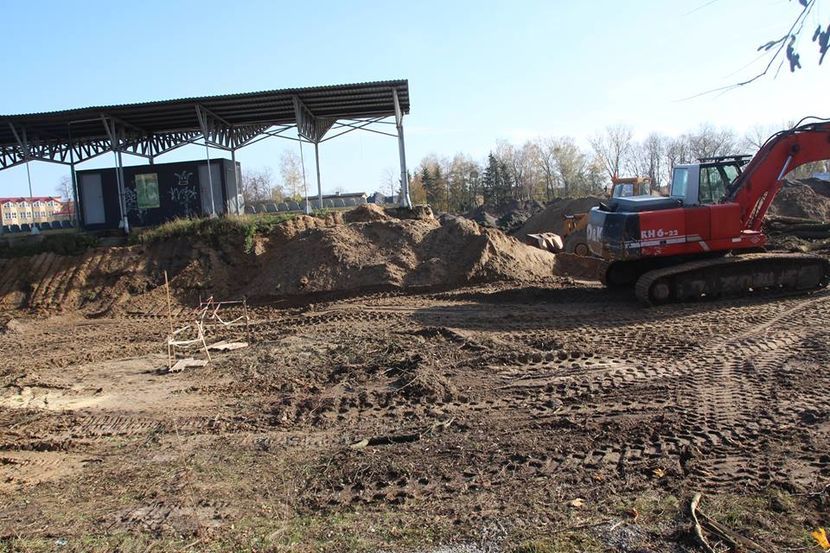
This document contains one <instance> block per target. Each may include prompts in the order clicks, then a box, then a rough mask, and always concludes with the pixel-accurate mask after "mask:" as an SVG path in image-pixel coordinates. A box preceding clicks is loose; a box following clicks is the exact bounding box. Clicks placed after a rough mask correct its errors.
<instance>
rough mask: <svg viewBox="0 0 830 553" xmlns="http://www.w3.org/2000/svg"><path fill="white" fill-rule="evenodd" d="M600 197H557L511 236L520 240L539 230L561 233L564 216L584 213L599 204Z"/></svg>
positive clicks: (524, 239) (539, 231)
mask: <svg viewBox="0 0 830 553" xmlns="http://www.w3.org/2000/svg"><path fill="white" fill-rule="evenodd" d="M601 200H602V198H598V197H595V196H586V197H584V198H557V199H555V200H553V201H552V202H550V203H549V204H548V206H547V207H546V208H545V209H544V210H543V211H540V212H539V213H537V214H535V215H534V216H532V217H531V218H530V219H528V220H527V222H526V223H525V224H524V225H522V226H521V228H519V229H518V230H517V231H515V232H513V233H512V234H513V236H515V237H516V238H518V239H519V240H521V241H523V242H524V241H526V240H527V235H528V234H537V233H541V232H555V233H556V234H562V231H563V230H564V225H565V216H566V215H573V214H575V213H585V212H587V211H588V210H590V209H591V208H592V207H594V206H597V205H599V202H600V201H601Z"/></svg>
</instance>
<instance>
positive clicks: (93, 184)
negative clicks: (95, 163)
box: [80, 173, 107, 225]
mask: <svg viewBox="0 0 830 553" xmlns="http://www.w3.org/2000/svg"><path fill="white" fill-rule="evenodd" d="M80 177H81V206H82V207H83V210H84V224H85V225H102V224H104V223H106V222H107V217H106V214H105V213H104V193H103V190H102V188H101V175H100V173H92V174H88V175H80Z"/></svg>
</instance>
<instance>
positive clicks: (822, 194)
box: [769, 179, 830, 221]
mask: <svg viewBox="0 0 830 553" xmlns="http://www.w3.org/2000/svg"><path fill="white" fill-rule="evenodd" d="M769 215H770V216H773V217H797V218H800V219H813V220H817V221H830V183H827V182H824V181H820V180H818V179H809V180H808V181H786V182H785V183H784V187H783V188H782V189H781V191H780V192H779V193H778V195H777V196H776V197H775V200H774V201H773V202H772V206H770V210H769Z"/></svg>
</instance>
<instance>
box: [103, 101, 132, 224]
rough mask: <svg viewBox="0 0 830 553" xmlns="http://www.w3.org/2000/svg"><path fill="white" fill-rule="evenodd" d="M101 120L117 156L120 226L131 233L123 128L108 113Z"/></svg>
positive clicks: (113, 151)
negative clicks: (126, 195) (128, 216)
mask: <svg viewBox="0 0 830 553" xmlns="http://www.w3.org/2000/svg"><path fill="white" fill-rule="evenodd" d="M101 121H102V122H103V123H104V128H105V129H106V130H107V135H108V136H109V139H110V149H111V150H112V154H113V156H114V157H115V182H116V187H117V188H118V212H119V213H118V217H119V223H118V226H119V228H121V229H123V230H124V233H126V234H129V233H130V222H129V220H128V219H127V203H126V201H125V197H124V193H125V192H124V188H125V185H124V168H123V165H122V159H121V145H122V134H123V129H119V127H118V126H116V122H115V121H114V120H113V119H111V118H108V117H107V116H106V115H103V114H102V115H101Z"/></svg>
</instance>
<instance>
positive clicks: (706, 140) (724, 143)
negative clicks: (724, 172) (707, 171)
mask: <svg viewBox="0 0 830 553" xmlns="http://www.w3.org/2000/svg"><path fill="white" fill-rule="evenodd" d="M690 148H691V155H692V158H693V159H699V158H702V157H714V156H727V155H733V154H738V153H740V152H737V151H736V150H737V149H738V140H737V137H736V136H735V131H733V130H731V129H716V128H715V127H713V126H712V125H711V124H709V123H706V124H703V125H701V126H700V127H699V128H698V130H697V131H696V132H694V133H692V134H691V135H690Z"/></svg>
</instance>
